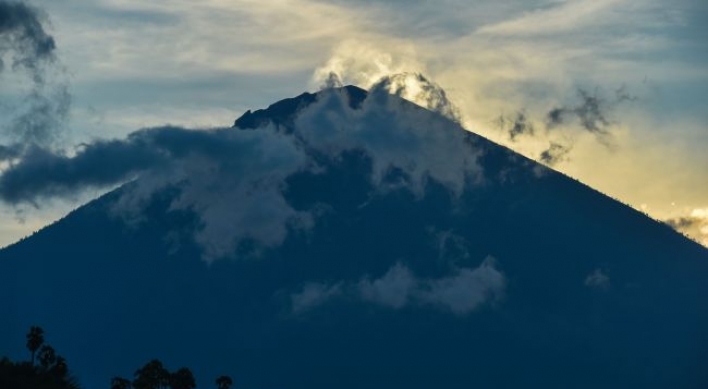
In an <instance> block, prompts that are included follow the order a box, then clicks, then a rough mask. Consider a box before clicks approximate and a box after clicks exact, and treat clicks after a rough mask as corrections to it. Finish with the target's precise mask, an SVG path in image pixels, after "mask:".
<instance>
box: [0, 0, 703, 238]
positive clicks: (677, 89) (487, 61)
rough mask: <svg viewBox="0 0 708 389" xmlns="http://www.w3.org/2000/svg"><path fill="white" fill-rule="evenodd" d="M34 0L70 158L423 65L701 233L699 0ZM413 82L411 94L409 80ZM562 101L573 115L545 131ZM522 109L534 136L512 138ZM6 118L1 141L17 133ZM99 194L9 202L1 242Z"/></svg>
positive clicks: (463, 104) (473, 107)
mask: <svg viewBox="0 0 708 389" xmlns="http://www.w3.org/2000/svg"><path fill="white" fill-rule="evenodd" d="M29 4H32V5H35V6H37V7H38V8H40V9H42V10H43V12H44V14H45V16H46V19H45V28H46V29H47V31H48V33H49V34H51V35H52V36H53V37H54V39H55V41H56V46H57V50H56V55H57V59H58V61H57V62H56V63H55V66H54V67H53V68H52V69H50V71H49V72H48V74H47V78H48V79H47V85H48V87H47V90H49V91H57V90H60V89H61V87H67V88H68V89H67V90H68V92H69V93H70V96H71V106H70V109H69V111H68V113H67V115H66V116H65V117H62V121H61V123H58V124H57V125H56V126H55V127H54V129H53V131H55V133H56V134H55V136H54V137H53V140H52V142H53V143H52V145H53V147H55V148H61V149H64V150H66V152H67V153H69V154H71V153H72V152H73V150H75V148H74V147H75V145H77V144H79V143H81V142H87V141H91V140H94V139H100V138H113V137H119V138H120V137H123V136H125V135H126V134H128V133H130V132H132V131H134V130H136V129H139V128H143V127H150V126H158V125H163V124H167V123H170V124H175V125H182V126H187V127H196V128H202V127H203V128H207V127H215V126H228V125H230V124H231V123H232V122H233V120H234V119H235V118H236V117H238V116H240V114H241V113H243V112H244V111H245V110H246V109H252V108H261V107H264V106H267V105H268V104H270V103H272V102H274V101H277V100H279V99H282V98H286V97H291V96H294V95H297V94H300V93H301V92H303V91H304V90H316V89H318V87H319V86H320V85H321V84H322V83H323V82H324V79H325V78H326V76H327V75H328V74H329V73H330V72H335V73H337V74H338V75H339V76H340V78H341V79H342V80H343V81H344V82H345V83H354V84H357V85H360V86H363V87H368V86H371V85H372V84H373V83H375V82H376V81H378V79H379V78H380V77H382V76H386V75H391V74H397V73H421V74H424V75H425V76H426V77H428V78H429V79H431V80H433V81H434V82H435V83H437V84H439V85H440V86H441V87H442V88H443V89H445V91H446V92H447V94H448V96H449V97H450V99H451V100H452V102H453V103H454V104H455V105H456V106H457V107H458V109H459V112H460V115H461V121H462V123H463V124H464V125H465V127H466V128H467V129H469V130H472V131H475V132H478V133H480V134H482V135H484V136H487V137H489V138H490V139H492V140H494V141H496V142H499V143H501V144H504V145H506V146H509V147H511V148H512V149H514V150H517V151H519V152H521V153H523V154H525V155H527V156H529V157H531V158H534V159H538V158H539V157H540V155H541V154H542V152H543V151H544V150H548V149H549V145H550V144H557V145H559V147H560V148H561V149H562V150H565V151H564V153H563V154H562V155H560V156H559V158H558V159H557V160H556V161H554V163H553V167H554V168H556V169H558V170H560V171H562V172H565V173H567V174H569V175H571V176H573V177H575V178H578V179H580V180H581V181H583V182H585V183H587V184H589V185H591V186H593V187H595V188H597V189H599V190H601V191H603V192H605V193H607V194H609V195H611V196H613V197H615V198H618V199H620V200H621V201H623V202H625V203H628V204H630V205H632V206H634V207H636V208H638V209H642V210H644V211H646V212H648V213H649V214H650V215H651V216H653V217H655V218H658V219H677V218H684V219H686V220H690V221H691V222H690V223H688V224H686V225H685V226H684V228H685V232H687V233H689V234H690V235H691V236H693V237H694V238H696V239H697V240H699V241H700V240H703V242H704V243H706V244H708V180H706V179H705V176H706V172H708V153H706V152H705V150H706V149H708V125H707V124H706V123H708V107H707V106H706V105H707V104H708V25H706V23H705V21H706V20H708V4H707V3H705V2H703V1H700V0H695V1H689V0H681V1H673V2H669V1H657V0H640V1H627V0H592V1H587V0H578V1H507V2H499V1H461V0H445V1H438V2H422V1H405V2H404V1H375V0H368V1H364V0H362V1H332V2H325V1H315V0H290V1H286V0H280V1H250V0H248V1H224V0H221V1H219V0H206V1H200V2H193V1H184V0H173V1H160V2H143V1H137V0H98V1H96V0H94V1H89V0H64V1H56V0H51V1H50V0H34V1H31V2H29ZM404 82H405V83H406V84H407V86H408V90H409V91H413V92H410V93H409V97H410V98H411V99H412V100H416V94H415V93H414V92H415V91H416V88H418V86H416V83H415V80H414V78H409V79H405V81H404ZM30 90H31V83H30V82H29V81H28V77H27V74H25V73H23V72H22V71H13V70H12V69H6V70H5V71H4V72H3V73H0V99H2V100H0V101H2V107H1V108H2V109H4V110H5V112H9V114H6V117H11V116H12V115H13V112H15V111H16V109H17V107H18V106H21V104H22V102H23V101H25V100H24V99H25V98H26V96H27V94H28V93H29V91H30ZM47 93H49V92H47ZM52 93H53V92H52ZM582 93H585V94H586V95H587V96H590V97H592V98H593V99H595V100H593V101H596V102H599V107H600V108H601V113H602V115H603V116H602V118H603V119H604V122H602V123H601V124H602V128H601V130H602V132H601V134H599V133H598V132H597V131H588V130H587V128H585V127H584V126H583V125H582V122H581V121H580V119H581V116H579V115H576V113H578V112H581V110H580V109H581V108H582V107H586V106H587V105H586V104H585V103H586V102H587V100H584V99H583V97H582V96H583V94H582ZM418 102H419V103H421V104H424V102H422V101H418ZM559 107H560V108H562V109H564V110H565V111H564V112H569V116H568V118H567V120H564V122H563V124H562V125H561V126H557V127H553V128H548V127H549V126H548V125H547V124H548V123H547V122H548V113H549V112H550V111H551V110H553V109H556V108H559ZM520 113H522V114H523V116H524V118H525V123H527V125H530V126H531V127H533V128H534V129H535V131H534V132H533V134H532V133H530V132H528V131H527V132H524V133H522V134H521V135H520V136H518V137H515V138H513V139H512V137H510V136H509V129H510V128H511V127H510V126H513V123H514V122H515V121H517V120H516V119H518V117H519V114H520ZM576 116H577V117H576ZM500 118H501V119H503V120H500ZM6 124H7V123H0V125H3V126H4V127H3V128H2V129H1V130H0V137H2V140H3V141H1V142H0V144H3V143H6V142H7V141H8V139H10V138H9V135H8V134H7V133H6V131H5V129H6V128H7V126H6ZM2 168H3V165H0V169H2ZM106 189H110V188H93V189H91V190H87V191H84V192H81V193H77V194H76V195H74V196H72V197H71V198H68V199H66V198H63V199H54V200H47V201H46V202H44V201H43V202H42V203H41V204H35V205H31V204H30V205H20V206H10V205H2V206H1V207H0V214H2V219H1V220H2V221H1V222H0V245H5V244H9V243H11V242H12V241H14V240H17V239H19V238H20V237H22V236H24V235H26V234H27V233H29V232H31V231H34V230H36V229H38V228H40V227H41V226H43V225H46V224H47V223H49V222H51V221H52V220H55V219H56V218H58V217H60V216H61V215H62V214H64V213H65V212H66V211H67V210H69V209H72V208H74V207H76V206H78V205H80V204H81V203H82V202H84V201H86V200H88V199H90V198H92V197H94V196H96V195H98V194H100V193H103V191H105V190H106Z"/></svg>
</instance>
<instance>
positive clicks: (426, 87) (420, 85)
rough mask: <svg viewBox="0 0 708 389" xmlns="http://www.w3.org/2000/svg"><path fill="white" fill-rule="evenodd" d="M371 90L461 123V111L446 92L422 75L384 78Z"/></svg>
mask: <svg viewBox="0 0 708 389" xmlns="http://www.w3.org/2000/svg"><path fill="white" fill-rule="evenodd" d="M371 89H372V91H376V90H379V89H381V90H385V91H387V92H388V93H391V94H393V95H396V96H398V97H401V98H404V99H406V100H408V101H412V102H414V103H416V104H418V105H420V106H421V107H424V108H426V109H429V110H431V111H433V112H437V113H439V114H441V115H443V116H445V117H447V118H448V119H450V120H452V121H454V122H456V123H460V122H461V115H460V110H459V109H458V108H457V107H456V106H455V104H453V103H452V101H450V99H449V98H448V96H447V93H446V92H445V90H444V89H443V88H441V87H440V86H439V85H438V84H436V83H434V82H432V81H430V80H429V79H427V78H426V77H425V76H423V75H422V74H420V73H399V74H392V75H388V76H384V77H382V78H381V79H380V80H379V81H378V82H377V83H376V84H374V86H373V87H372V88H371Z"/></svg>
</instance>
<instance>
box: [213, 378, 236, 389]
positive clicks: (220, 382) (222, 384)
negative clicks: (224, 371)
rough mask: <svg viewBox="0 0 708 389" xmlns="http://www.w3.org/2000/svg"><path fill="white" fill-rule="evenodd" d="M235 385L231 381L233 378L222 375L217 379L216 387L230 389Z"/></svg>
mask: <svg viewBox="0 0 708 389" xmlns="http://www.w3.org/2000/svg"><path fill="white" fill-rule="evenodd" d="M232 384H233V381H231V377H229V376H226V375H222V376H221V377H219V378H217V379H216V387H217V388H218V389H229V388H231V385H232Z"/></svg>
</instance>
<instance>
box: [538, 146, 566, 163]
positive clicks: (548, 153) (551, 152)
mask: <svg viewBox="0 0 708 389" xmlns="http://www.w3.org/2000/svg"><path fill="white" fill-rule="evenodd" d="M571 149H572V147H571V146H570V145H564V144H561V143H556V142H551V144H550V145H549V146H548V149H546V150H544V151H543V152H542V153H541V155H540V156H539V159H540V160H541V162H543V163H545V164H547V165H551V166H553V165H555V164H557V163H558V162H560V161H562V160H563V159H564V158H565V157H566V155H568V153H569V152H570V150H571Z"/></svg>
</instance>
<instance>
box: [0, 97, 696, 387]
mask: <svg viewBox="0 0 708 389" xmlns="http://www.w3.org/2000/svg"><path fill="white" fill-rule="evenodd" d="M157 134H158V135H156V137H160V136H167V135H169V134H170V132H165V131H162V132H158V133H157ZM190 134H191V133H190ZM204 134H207V135H204ZM210 134H211V135H210ZM195 136H197V135H195ZM198 136H214V137H217V138H214V139H216V140H218V142H216V141H214V142H211V143H209V145H210V146H209V148H208V150H212V154H210V155H211V157H209V156H205V155H206V154H204V155H203V154H194V153H190V150H193V149H197V148H199V147H202V143H199V142H196V141H195V142H191V143H189V147H187V149H186V151H184V153H182V154H180V155H184V157H183V159H182V160H181V161H187V162H181V164H180V165H179V168H175V169H172V170H170V172H173V173H170V174H177V173H174V172H179V174H180V175H178V176H175V177H179V179H174V180H168V179H166V178H165V177H166V175H165V174H161V173H160V174H150V173H149V172H148V173H146V174H143V175H141V176H139V177H138V178H136V179H135V180H134V181H132V182H130V183H128V184H126V185H124V186H122V187H120V188H118V189H116V190H114V191H112V192H110V193H108V194H106V195H104V196H102V197H100V198H98V199H96V200H94V201H92V202H90V203H88V204H86V205H84V206H82V207H80V208H78V209H77V210H75V211H74V212H72V213H70V214H69V215H67V216H66V217H64V218H63V219H62V220H60V221H58V222H56V223H54V224H52V225H51V226H48V227H46V228H44V229H42V230H41V231H39V232H37V233H36V234H34V235H32V236H31V237H28V238H26V239H24V240H22V241H20V242H18V243H16V244H14V245H12V246H10V247H7V248H5V249H3V250H1V251H0V306H2V307H3V312H2V316H1V318H0V353H7V354H9V355H11V356H13V357H16V358H24V357H26V354H27V352H26V351H25V350H24V342H23V341H22V340H23V339H24V338H23V336H24V333H25V331H26V330H27V329H28V328H29V326H31V325H41V326H43V327H44V329H45V331H46V332H47V338H48V341H50V343H52V344H53V345H54V347H55V348H56V349H57V350H60V352H61V353H62V354H63V355H64V356H65V357H66V358H67V360H68V362H69V364H70V366H72V368H73V370H74V371H75V373H76V374H77V375H78V376H79V378H80V380H81V383H82V384H84V387H86V388H100V387H107V386H108V385H109V380H110V377H112V376H116V375H120V376H127V377H131V376H132V373H133V372H134V371H135V369H136V368H137V367H138V366H140V365H142V364H143V363H145V362H147V361H148V360H150V359H152V358H159V359H161V360H162V361H163V362H164V363H165V364H166V365H167V366H173V367H175V368H176V367H178V366H188V367H190V368H191V369H192V370H193V371H194V373H195V376H196V377H197V379H198V383H199V384H200V385H199V387H205V388H206V387H212V383H213V379H214V378H215V377H217V376H219V375H221V374H229V375H231V376H232V377H233V378H234V384H235V387H238V388H309V389H312V388H330V387H338V388H363V387H367V388H377V387H406V388H430V387H437V388H470V387H476V388H517V387H530V388H534V387H545V388H567V387H572V388H600V387H603V388H630V387H637V388H640V387H641V388H667V387H672V388H705V387H707V386H708V368H707V367H708V309H706V303H705V302H706V301H708V282H706V279H707V277H708V250H706V249H705V248H703V247H701V246H699V245H698V244H696V243H694V242H692V241H690V240H688V239H686V238H685V237H683V236H681V235H680V234H677V233H676V232H674V231H673V230H672V229H670V228H669V227H668V226H666V225H664V224H662V223H659V222H656V221H654V220H651V219H650V218H648V217H646V216H645V215H644V214H641V213H639V212H637V211H635V210H633V209H631V208H630V207H628V206H626V205H623V204H621V203H619V202H617V201H616V200H613V199H611V198H609V197H607V196H605V195H603V194H601V193H599V192H597V191H595V190H593V189H591V188H589V187H587V186H585V185H583V184H582V183H580V182H577V181H576V180H573V179H571V178H569V177H566V176H564V175H562V174H560V173H557V172H555V171H553V170H550V169H548V168H546V167H544V166H541V165H539V164H537V163H535V162H534V161H531V160H529V159H526V158H524V157H523V156H521V155H518V154H516V153H514V152H513V151H511V150H509V149H506V148H504V147H502V146H499V145H497V144H495V143H493V142H490V141H489V140H486V139H484V138H482V137H480V136H478V135H476V134H474V133H471V132H467V131H465V130H464V129H462V128H461V127H460V126H459V125H458V124H457V123H455V122H454V121H452V120H449V119H447V118H446V117H444V116H442V115H440V114H438V113H435V112H431V111H427V110H424V109H422V108H420V107H417V106H415V105H413V104H412V103H408V102H406V101H404V100H402V99H400V98H398V97H395V96H390V95H388V94H386V93H383V92H382V91H377V90H372V91H370V92H366V91H364V90H362V89H359V88H356V87H351V86H350V87H344V88H340V89H331V90H324V91H321V92H319V93H317V94H307V93H306V94H303V95H300V96H298V97H296V98H294V99H287V100H283V101H281V102H278V103H275V104H273V105H271V106H270V107H269V108H267V109H264V110H257V111H254V112H251V111H249V112H247V113H246V114H244V116H242V117H241V118H239V119H238V120H236V122H235V126H234V127H233V128H227V129H221V130H215V131H214V132H212V133H209V132H202V133H199V134H198ZM210 139H211V138H210ZM233 139H236V140H238V142H241V140H242V139H246V140H247V142H245V143H243V144H244V145H246V146H247V147H246V146H244V147H241V146H239V148H236V149H231V148H228V147H226V146H225V144H227V143H228V142H229V141H231V140H233ZM238 144H239V145H241V144H242V143H238ZM180 150H181V149H180ZM214 150H216V151H214ZM234 150H235V151H234ZM254 150H260V151H259V152H256V151H254ZM285 156H287V158H286V157H285ZM208 158H212V159H208ZM205 159H208V160H207V161H206V162H205Z"/></svg>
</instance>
